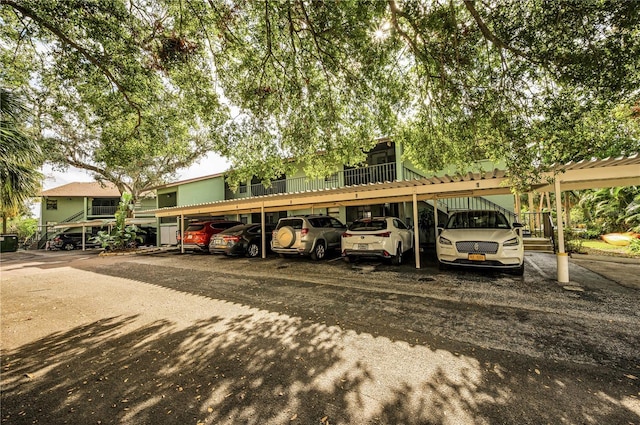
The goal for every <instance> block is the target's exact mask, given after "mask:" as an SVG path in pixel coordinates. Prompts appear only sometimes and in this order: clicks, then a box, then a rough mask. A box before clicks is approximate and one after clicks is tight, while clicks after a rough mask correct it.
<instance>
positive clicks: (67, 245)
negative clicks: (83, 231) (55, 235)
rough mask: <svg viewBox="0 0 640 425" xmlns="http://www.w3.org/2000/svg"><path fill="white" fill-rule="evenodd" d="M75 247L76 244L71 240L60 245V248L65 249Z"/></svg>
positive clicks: (70, 249) (69, 249)
mask: <svg viewBox="0 0 640 425" xmlns="http://www.w3.org/2000/svg"><path fill="white" fill-rule="evenodd" d="M75 247H76V246H75V245H74V244H72V243H71V242H66V243H65V244H64V245H62V249H64V250H65V251H72V250H73V249H75Z"/></svg>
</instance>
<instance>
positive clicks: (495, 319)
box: [1, 252, 640, 425]
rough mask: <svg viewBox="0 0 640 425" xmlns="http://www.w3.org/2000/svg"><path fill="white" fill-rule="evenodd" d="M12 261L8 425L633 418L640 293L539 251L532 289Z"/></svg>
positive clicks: (5, 380)
mask: <svg viewBox="0 0 640 425" xmlns="http://www.w3.org/2000/svg"><path fill="white" fill-rule="evenodd" d="M18 254H19V253H16V255H15V256H13V257H12V258H9V256H4V258H3V259H2V260H3V261H2V292H1V295H2V317H1V319H2V323H1V326H2V335H1V338H2V339H1V342H2V363H3V369H2V371H3V374H2V388H3V391H2V400H1V401H2V422H3V423H16V424H22V423H25V424H26V423H48V424H54V423H101V424H106V423H131V424H138V423H149V424H151V423H154V424H156V423H159V424H162V423H166V424H170V423H171V424H174V423H192V424H198V423H203V424H204V423H207V424H208V423H216V424H217V423H229V424H231V423H233V424H235V423H250V424H254V423H255V424H262V423H269V424H271V423H281V424H288V423H292V424H311V423H320V424H324V425H326V424H329V423H331V424H360V423H361V424H378V423H380V424H383V423H384V424H400V423H403V424H440V423H442V424H445V423H446V424H485V423H505V424H511V423H513V424H526V423H531V424H539V423H566V424H600V423H607V424H640V401H639V400H638V398H639V396H640V381H639V380H638V377H640V354H639V352H638V342H640V326H639V325H640V311H639V310H638V305H639V301H640V293H639V292H638V290H637V289H634V288H633V287H630V286H624V285H621V284H618V283H616V282H617V281H624V280H625V279H624V278H620V277H618V278H616V279H617V280H616V279H608V278H605V277H604V276H603V275H605V276H606V275H607V273H610V274H611V273H613V272H614V271H615V270H616V269H615V268H612V269H611V270H609V271H607V272H606V273H603V274H596V273H593V272H591V271H589V270H587V269H586V268H584V267H581V266H579V265H577V264H572V265H571V276H572V282H571V285H570V286H567V287H566V288H563V287H562V286H560V285H558V284H557V283H556V282H555V280H554V279H553V276H554V273H553V266H554V264H553V263H554V261H555V259H554V257H553V256H550V257H548V256H547V257H545V256H544V255H543V254H528V255H527V269H526V272H525V276H524V277H518V276H513V275H508V274H503V273H496V272H489V271H474V272H471V271H463V270H453V271H447V272H440V271H438V270H437V268H436V267H435V265H434V264H433V262H429V259H428V258H427V259H426V261H425V262H426V266H425V267H424V268H423V269H420V270H416V269H415V268H413V267H412V266H411V265H410V264H409V265H404V266H402V267H400V268H397V267H393V266H390V265H386V264H380V263H375V262H361V263H357V264H346V263H344V262H343V261H341V260H340V259H332V260H330V261H326V262H321V263H318V262H313V261H310V260H308V259H305V258H287V259H281V258H275V257H274V258H269V259H266V260H261V259H244V258H226V257H218V256H211V255H178V254H174V253H161V254H155V255H152V256H128V257H104V258H102V257H100V258H98V257H96V255H95V253H93V252H88V253H78V252H74V253H58V252H55V253H47V255H34V254H28V253H22V254H21V255H18ZM636 266H637V265H633V264H632V265H629V266H628V267H630V268H631V269H629V270H635V269H634V267H636ZM625 267H627V266H626V265H625ZM628 272H629V271H627V273H628ZM618 275H620V273H618Z"/></svg>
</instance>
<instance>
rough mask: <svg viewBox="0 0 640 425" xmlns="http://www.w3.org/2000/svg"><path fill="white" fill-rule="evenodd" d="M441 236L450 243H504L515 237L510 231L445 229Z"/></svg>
mask: <svg viewBox="0 0 640 425" xmlns="http://www.w3.org/2000/svg"><path fill="white" fill-rule="evenodd" d="M441 236H442V237H444V238H447V239H449V240H450V241H452V242H453V241H492V242H504V241H506V240H509V239H511V238H513V237H515V236H517V235H516V233H515V232H514V231H513V230H512V229H445V230H443V231H442V233H441Z"/></svg>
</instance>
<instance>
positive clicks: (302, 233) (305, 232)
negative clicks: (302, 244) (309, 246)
mask: <svg viewBox="0 0 640 425" xmlns="http://www.w3.org/2000/svg"><path fill="white" fill-rule="evenodd" d="M307 233H309V229H307V228H304V229H302V230H300V236H306V235H307Z"/></svg>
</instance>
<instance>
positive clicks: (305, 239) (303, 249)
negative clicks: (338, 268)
mask: <svg viewBox="0 0 640 425" xmlns="http://www.w3.org/2000/svg"><path fill="white" fill-rule="evenodd" d="M345 230H347V227H346V226H345V225H344V224H342V223H341V222H340V220H338V219H336V218H333V217H329V216H326V215H304V216H293V217H286V218H281V219H280V221H278V225H277V226H276V229H275V230H274V231H273V238H272V239H271V250H272V251H273V252H276V253H278V254H280V256H284V255H287V254H297V255H309V256H311V258H312V259H314V260H322V259H323V258H324V257H325V256H326V255H327V251H328V250H332V249H338V250H339V249H340V241H341V239H340V238H341V236H342V233H344V231H345Z"/></svg>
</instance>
